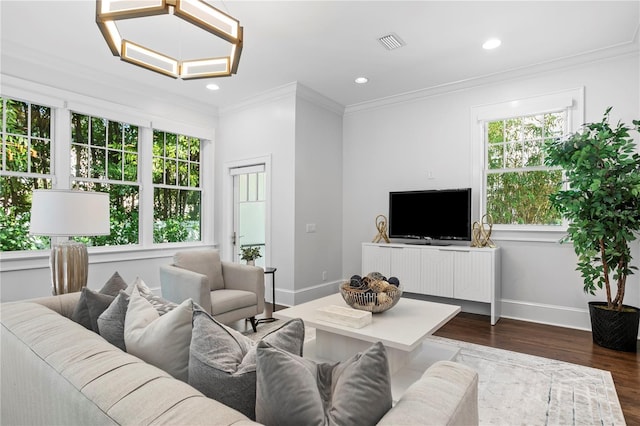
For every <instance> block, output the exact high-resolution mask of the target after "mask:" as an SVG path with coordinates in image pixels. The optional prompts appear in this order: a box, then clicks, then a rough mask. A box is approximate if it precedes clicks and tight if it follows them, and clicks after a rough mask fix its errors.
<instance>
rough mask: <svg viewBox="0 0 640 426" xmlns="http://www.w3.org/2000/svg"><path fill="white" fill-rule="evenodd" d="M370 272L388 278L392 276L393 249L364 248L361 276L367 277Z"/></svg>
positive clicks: (369, 246) (370, 246)
mask: <svg viewBox="0 0 640 426" xmlns="http://www.w3.org/2000/svg"><path fill="white" fill-rule="evenodd" d="M369 272H380V273H381V274H382V275H384V276H386V277H388V276H389V275H390V274H391V247H380V246H372V245H363V246H362V272H361V275H362V276H364V275H367V274H368V273H369Z"/></svg>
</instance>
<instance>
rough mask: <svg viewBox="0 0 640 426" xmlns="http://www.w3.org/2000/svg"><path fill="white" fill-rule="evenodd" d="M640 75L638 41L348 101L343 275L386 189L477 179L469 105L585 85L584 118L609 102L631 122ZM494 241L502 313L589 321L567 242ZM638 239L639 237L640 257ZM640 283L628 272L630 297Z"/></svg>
mask: <svg viewBox="0 0 640 426" xmlns="http://www.w3.org/2000/svg"><path fill="white" fill-rule="evenodd" d="M639 76H640V69H639V66H638V52H637V50H636V52H635V53H632V54H625V55H622V56H619V57H614V58H608V59H601V60H598V61H594V62H591V63H585V64H580V65H573V66H570V67H567V68H564V69H559V70H555V71H543V72H540V73H538V74H536V75H529V76H521V77H518V78H512V79H503V80H502V81H493V82H483V84H481V85H477V86H475V87H462V88H456V90H452V91H450V92H446V93H438V94H430V93H429V92H425V93H423V94H422V96H417V95H415V94H413V95H412V96H411V99H409V100H407V101H402V99H401V98H398V99H397V100H396V101H395V102H394V103H392V102H388V101H387V102H384V103H382V102H380V103H372V104H371V105H364V106H362V105H361V106H358V107H357V108H351V109H348V110H347V113H346V114H345V118H344V142H343V143H344V154H343V188H344V193H343V203H344V204H343V275H344V276H349V275H351V274H353V273H357V272H359V271H360V268H361V257H360V255H361V247H360V244H361V243H362V242H365V241H371V239H372V238H373V237H374V236H375V235H376V229H375V227H374V218H375V217H376V215H378V214H380V213H384V214H387V213H388V204H387V203H388V201H387V197H388V192H389V191H391V190H406V189H430V188H455V187H472V186H475V183H474V182H473V181H472V159H473V158H472V156H471V152H472V150H473V149H474V147H472V146H471V141H472V137H471V135H472V132H474V131H476V128H475V126H474V125H472V122H471V119H470V112H471V108H472V107H474V106H479V105H484V104H491V103H498V102H505V101H510V100H515V99H519V98H525V97H531V96H536V95H541V94H546V93H553V92H557V91H561V90H566V89H573V88H577V87H584V88H585V117H586V120H587V121H596V120H598V121H599V120H600V119H601V117H602V113H603V112H604V110H605V108H606V107H607V106H610V105H611V106H614V110H613V111H612V118H613V120H614V122H615V121H617V120H618V119H622V120H624V121H625V122H627V123H629V124H630V123H631V120H632V119H638V118H640V98H639V91H640V86H639V82H638V80H639ZM636 136H637V135H636ZM636 140H638V138H636ZM429 173H431V176H432V177H433V179H429V178H428V174H429ZM472 220H478V218H477V217H474V218H473V219H472ZM494 240H495V241H496V242H497V243H498V245H500V246H501V247H502V248H503V250H502V256H503V257H502V297H503V302H502V312H503V315H504V316H510V317H514V318H521V319H527V320H533V321H539V322H548V323H554V324H560V325H567V326H572V327H580V328H589V322H588V321H589V320H588V314H587V308H586V303H585V302H586V300H588V298H587V297H586V296H585V295H584V294H583V292H582V281H581V278H580V276H579V275H578V273H577V272H576V271H574V269H575V255H574V254H573V249H572V247H571V246H570V245H560V244H558V243H556V242H554V241H548V242H535V241H506V240H500V237H499V235H496V236H495V238H494ZM638 245H639V243H638V241H636V242H635V243H634V257H635V262H636V265H637V264H640V249H639V248H638ZM639 284H640V274H638V275H634V276H632V277H630V278H629V280H628V283H627V295H626V298H625V301H626V302H627V303H628V304H632V305H635V306H640V291H639V287H640V285H639Z"/></svg>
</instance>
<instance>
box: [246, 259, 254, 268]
mask: <svg viewBox="0 0 640 426" xmlns="http://www.w3.org/2000/svg"><path fill="white" fill-rule="evenodd" d="M247 265H249V266H256V261H255V260H253V259H252V260H247Z"/></svg>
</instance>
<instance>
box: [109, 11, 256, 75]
mask: <svg viewBox="0 0 640 426" xmlns="http://www.w3.org/2000/svg"><path fill="white" fill-rule="evenodd" d="M166 14H171V15H174V16H176V17H178V18H181V19H183V20H185V21H187V22H189V23H190V24H192V25H195V26H197V27H199V28H201V29H203V30H205V31H207V32H208V33H210V34H211V35H212V36H215V37H219V38H221V39H223V40H225V41H226V42H228V43H229V44H230V49H231V51H230V54H229V56H222V57H216V58H196V59H187V60H181V59H176V58H172V57H170V56H168V55H165V54H163V53H161V52H158V51H155V50H151V49H149V48H147V47H145V46H142V45H141V44H139V43H136V42H135V41H132V40H127V39H124V38H122V36H121V35H120V32H119V31H118V27H117V25H116V22H117V21H119V20H123V19H131V18H144V17H148V16H157V15H166ZM96 23H97V24H98V27H99V28H100V32H102V35H103V36H104V38H105V40H106V41H107V44H108V45H109V48H110V49H111V53H113V55H114V56H120V58H121V59H122V60H123V61H126V62H129V63H132V64H135V65H138V66H141V67H143V68H146V69H149V70H151V71H155V72H158V73H161V74H164V75H167V76H169V77H173V78H182V79H185V80H187V79H195V78H211V77H227V76H230V75H232V74H235V73H236V72H237V70H238V63H239V62H240V53H241V52H242V31H243V29H242V27H241V26H240V22H238V20H237V19H235V18H233V17H231V16H229V15H227V14H226V13H224V12H222V11H220V10H218V9H216V8H215V7H213V6H211V5H210V4H208V3H206V2H204V1H202V0H97V1H96Z"/></svg>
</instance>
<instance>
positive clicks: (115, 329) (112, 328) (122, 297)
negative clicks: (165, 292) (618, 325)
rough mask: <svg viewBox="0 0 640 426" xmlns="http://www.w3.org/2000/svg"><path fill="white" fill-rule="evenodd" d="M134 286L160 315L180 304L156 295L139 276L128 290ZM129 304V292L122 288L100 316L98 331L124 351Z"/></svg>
mask: <svg viewBox="0 0 640 426" xmlns="http://www.w3.org/2000/svg"><path fill="white" fill-rule="evenodd" d="M134 288H137V289H138V292H139V293H140V295H141V296H142V297H144V298H145V299H147V300H148V301H149V302H150V303H151V305H152V306H153V307H154V309H155V310H156V311H158V314H160V316H162V315H164V314H166V313H167V312H169V311H171V310H173V309H175V308H176V307H177V306H178V305H177V304H176V303H173V302H169V301H168V300H165V299H163V298H162V297H159V296H156V295H154V294H153V293H152V292H151V289H149V287H147V286H146V284H145V283H144V281H142V280H141V279H139V278H138V279H136V281H135V282H134V283H133V284H132V285H131V286H129V287H128V288H127V290H129V291H133V289H134ZM128 306H129V294H128V293H127V292H126V291H124V290H120V294H118V296H117V297H116V298H115V300H114V301H113V302H112V303H111V305H109V307H108V308H107V309H106V310H105V311H104V312H103V313H102V314H101V315H100V316H99V317H98V332H99V333H100V335H101V336H102V337H103V338H104V339H105V340H106V341H107V342H109V343H111V344H112V345H114V346H117V347H119V348H120V349H122V350H123V351H126V350H127V348H126V345H125V342H124V319H125V317H126V315H127V307H128Z"/></svg>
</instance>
